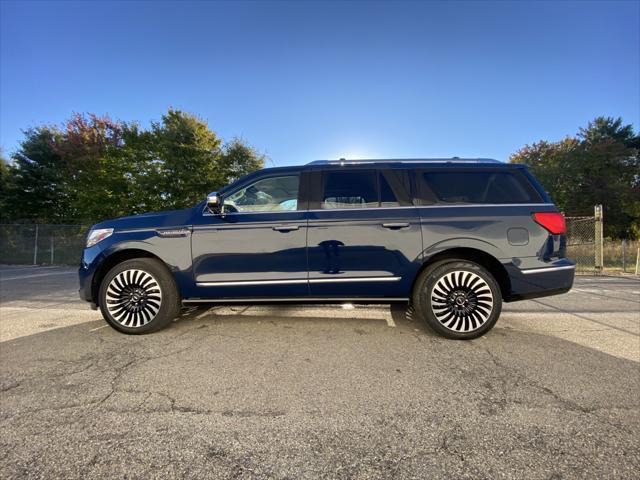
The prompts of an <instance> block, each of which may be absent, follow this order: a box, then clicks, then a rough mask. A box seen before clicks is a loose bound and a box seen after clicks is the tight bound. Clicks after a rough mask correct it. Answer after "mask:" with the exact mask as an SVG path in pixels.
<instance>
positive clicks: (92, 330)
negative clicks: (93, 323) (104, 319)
mask: <svg viewBox="0 0 640 480" xmlns="http://www.w3.org/2000/svg"><path fill="white" fill-rule="evenodd" d="M108 326H109V324H107V325H102V326H101V327H96V328H92V329H91V330H89V331H90V332H95V331H96V330H100V329H101V328H107V327H108Z"/></svg>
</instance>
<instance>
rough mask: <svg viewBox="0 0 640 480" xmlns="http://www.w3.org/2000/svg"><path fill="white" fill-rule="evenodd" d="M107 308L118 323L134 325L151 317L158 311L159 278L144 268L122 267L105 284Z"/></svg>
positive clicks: (159, 296) (139, 324)
mask: <svg viewBox="0 0 640 480" xmlns="http://www.w3.org/2000/svg"><path fill="white" fill-rule="evenodd" d="M106 299H107V304H106V307H107V311H108V312H109V313H110V314H111V316H112V317H113V319H114V320H115V321H116V322H118V323H119V324H121V325H123V326H125V327H130V328H135V327H142V326H144V325H146V324H147V323H149V322H150V321H151V320H153V319H154V318H155V317H156V315H157V314H158V312H159V311H160V305H161V304H162V290H161V289H160V285H159V284H158V281H157V280H156V279H155V278H154V277H153V275H151V274H150V273H148V272H145V271H143V270H125V271H123V272H120V273H119V274H117V275H116V276H115V277H113V279H112V280H111V282H110V283H109V286H108V287H107V295H106Z"/></svg>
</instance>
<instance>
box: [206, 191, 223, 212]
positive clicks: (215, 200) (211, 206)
mask: <svg viewBox="0 0 640 480" xmlns="http://www.w3.org/2000/svg"><path fill="white" fill-rule="evenodd" d="M207 210H209V212H211V213H214V212H217V211H219V210H220V197H219V196H218V192H211V193H210V194H209V195H207Z"/></svg>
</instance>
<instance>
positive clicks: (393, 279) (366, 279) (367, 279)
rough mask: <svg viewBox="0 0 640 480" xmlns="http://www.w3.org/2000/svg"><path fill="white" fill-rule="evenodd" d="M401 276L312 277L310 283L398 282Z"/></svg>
mask: <svg viewBox="0 0 640 480" xmlns="http://www.w3.org/2000/svg"><path fill="white" fill-rule="evenodd" d="M398 280H400V277H357V278H310V279H309V283H334V282H337V283H349V282H397V281H398Z"/></svg>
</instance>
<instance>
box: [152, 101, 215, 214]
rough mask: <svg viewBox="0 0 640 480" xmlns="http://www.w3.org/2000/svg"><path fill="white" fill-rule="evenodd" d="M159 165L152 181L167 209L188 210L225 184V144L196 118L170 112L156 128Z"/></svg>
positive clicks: (154, 125)
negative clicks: (222, 168)
mask: <svg viewBox="0 0 640 480" xmlns="http://www.w3.org/2000/svg"><path fill="white" fill-rule="evenodd" d="M152 135H153V136H152V138H151V142H152V148H153V150H154V151H155V154H156V161H155V162H153V163H152V164H151V167H152V168H151V169H150V170H149V180H150V181H152V182H153V185H154V187H155V188H154V193H155V195H156V198H159V199H160V203H161V205H162V207H164V208H185V207H189V206H193V205H195V204H196V203H197V202H199V201H200V200H202V199H203V198H204V196H205V195H206V192H208V191H209V190H211V189H214V188H217V187H218V186H220V185H221V184H222V183H223V182H224V176H223V175H222V174H221V172H220V170H219V169H218V163H219V160H220V157H221V155H222V150H221V144H222V141H221V140H220V139H219V138H218V136H217V135H216V134H215V133H214V132H213V131H211V130H210V129H209V126H208V125H207V123H206V122H205V121H203V120H201V119H199V118H198V117H196V116H195V115H192V114H189V113H185V112H181V111H180V110H173V109H171V110H169V111H168V112H167V113H166V114H165V115H163V116H162V120H161V121H160V122H154V123H153V124H152Z"/></svg>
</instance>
